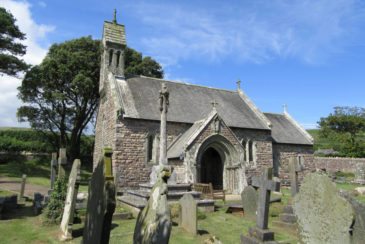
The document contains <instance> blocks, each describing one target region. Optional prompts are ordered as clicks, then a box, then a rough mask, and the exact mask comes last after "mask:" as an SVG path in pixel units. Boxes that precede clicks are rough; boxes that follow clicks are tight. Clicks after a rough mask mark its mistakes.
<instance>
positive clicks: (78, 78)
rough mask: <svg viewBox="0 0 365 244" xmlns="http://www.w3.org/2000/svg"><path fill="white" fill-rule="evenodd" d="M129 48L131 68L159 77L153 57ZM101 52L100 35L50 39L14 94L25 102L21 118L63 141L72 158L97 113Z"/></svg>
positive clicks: (132, 71) (57, 142)
mask: <svg viewBox="0 0 365 244" xmlns="http://www.w3.org/2000/svg"><path fill="white" fill-rule="evenodd" d="M127 50H128V51H127V52H126V54H125V58H126V60H129V62H126V69H127V70H130V71H129V72H130V73H129V74H143V75H150V74H152V76H154V77H158V78H161V77H162V75H163V71H162V69H161V66H160V65H159V64H158V63H157V62H156V61H154V60H153V59H151V58H142V56H141V54H140V53H138V52H137V51H135V50H133V49H131V48H128V49H127ZM100 53H101V46H100V41H98V40H93V39H91V37H82V38H79V39H74V40H70V41H66V42H64V43H61V44H54V45H52V46H51V48H50V49H49V52H48V54H47V55H46V57H45V58H44V60H43V61H42V63H41V64H40V65H37V66H34V67H32V68H31V69H30V70H29V71H28V72H27V73H26V75H25V77H24V79H23V81H22V85H21V86H20V87H19V88H18V90H19V94H18V97H19V98H20V99H21V100H22V101H23V102H24V103H26V104H27V105H25V106H22V107H20V108H18V112H17V116H18V118H19V120H20V121H28V122H29V123H30V125H31V127H32V128H34V129H36V130H38V131H40V132H41V133H43V134H44V135H45V136H46V137H48V139H49V141H50V143H52V144H53V146H54V147H56V148H58V147H66V148H67V151H68V156H69V159H70V160H71V161H72V160H74V159H75V158H78V157H79V155H80V139H81V135H82V133H83V131H84V130H85V128H86V127H87V125H88V124H89V122H90V121H92V119H93V118H94V117H95V111H96V108H97V105H98V101H99V74H100ZM131 56H133V57H131ZM136 67H138V68H136ZM48 131H50V132H51V133H46V132H48Z"/></svg>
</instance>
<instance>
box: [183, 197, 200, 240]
mask: <svg viewBox="0 0 365 244" xmlns="http://www.w3.org/2000/svg"><path fill="white" fill-rule="evenodd" d="M179 203H180V215H179V218H180V220H179V224H180V226H181V227H182V228H183V229H185V230H186V231H187V232H188V233H191V234H193V235H196V233H197V231H198V219H197V211H198V210H197V204H196V201H195V200H194V198H193V196H192V195H191V194H189V193H185V194H184V196H183V197H182V198H181V199H180V200H179Z"/></svg>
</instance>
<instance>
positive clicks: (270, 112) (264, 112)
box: [263, 112, 284, 116]
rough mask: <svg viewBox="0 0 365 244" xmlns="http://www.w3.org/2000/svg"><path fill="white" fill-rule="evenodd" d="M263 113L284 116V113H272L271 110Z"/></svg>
mask: <svg viewBox="0 0 365 244" xmlns="http://www.w3.org/2000/svg"><path fill="white" fill-rule="evenodd" d="M263 113H264V114H273V115H281V116H284V114H281V113H273V112H263Z"/></svg>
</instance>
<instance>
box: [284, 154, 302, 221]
mask: <svg viewBox="0 0 365 244" xmlns="http://www.w3.org/2000/svg"><path fill="white" fill-rule="evenodd" d="M302 170H303V166H302V165H301V164H300V160H299V158H298V157H291V158H289V174H290V192H291V196H292V198H294V197H295V195H296V194H297V193H298V192H299V180H298V173H299V172H301V171H302ZM280 220H281V222H282V224H286V226H288V227H289V226H290V227H294V226H295V224H296V222H297V218H296V217H295V214H294V211H293V206H292V205H291V203H289V204H288V205H287V206H285V207H284V210H283V213H282V214H280Z"/></svg>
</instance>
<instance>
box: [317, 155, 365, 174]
mask: <svg viewBox="0 0 365 244" xmlns="http://www.w3.org/2000/svg"><path fill="white" fill-rule="evenodd" d="M314 164H315V166H316V169H326V171H328V172H337V171H342V172H352V173H354V172H355V171H356V165H357V164H364V165H365V158H332V157H331V158H327V157H314Z"/></svg>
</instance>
